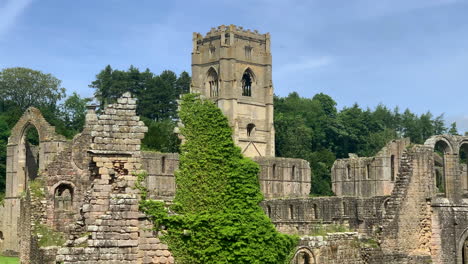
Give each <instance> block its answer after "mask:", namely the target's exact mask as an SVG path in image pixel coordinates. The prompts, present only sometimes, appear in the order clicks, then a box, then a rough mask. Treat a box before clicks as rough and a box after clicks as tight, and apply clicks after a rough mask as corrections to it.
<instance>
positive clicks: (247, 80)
mask: <svg viewBox="0 0 468 264" xmlns="http://www.w3.org/2000/svg"><path fill="white" fill-rule="evenodd" d="M254 83H255V74H254V72H253V71H252V70H251V69H250V68H247V69H246V70H245V71H244V73H243V74H242V80H241V84H242V96H252V86H253V84H254Z"/></svg>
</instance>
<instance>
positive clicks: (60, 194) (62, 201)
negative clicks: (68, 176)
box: [55, 184, 73, 210]
mask: <svg viewBox="0 0 468 264" xmlns="http://www.w3.org/2000/svg"><path fill="white" fill-rule="evenodd" d="M72 205H73V188H72V187H71V186H70V185H68V184H60V185H59V186H58V187H57V188H56V189H55V209H56V210H57V209H58V210H70V209H72Z"/></svg>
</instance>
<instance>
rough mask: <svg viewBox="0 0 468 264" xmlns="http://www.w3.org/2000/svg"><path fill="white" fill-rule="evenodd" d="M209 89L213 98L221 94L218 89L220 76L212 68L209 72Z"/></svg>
mask: <svg viewBox="0 0 468 264" xmlns="http://www.w3.org/2000/svg"><path fill="white" fill-rule="evenodd" d="M207 82H208V89H209V92H210V96H211V97H217V96H218V94H219V87H218V84H219V82H218V74H217V73H216V71H215V70H214V69H213V68H210V70H209V71H208V80H207Z"/></svg>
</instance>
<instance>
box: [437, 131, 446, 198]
mask: <svg viewBox="0 0 468 264" xmlns="http://www.w3.org/2000/svg"><path fill="white" fill-rule="evenodd" d="M447 152H449V146H448V144H447V143H446V142H445V141H443V140H441V141H438V142H437V143H436V144H435V146H434V170H435V173H434V175H435V184H436V191H437V192H438V193H442V194H445V188H446V186H445V169H446V168H445V154H446V153H447Z"/></svg>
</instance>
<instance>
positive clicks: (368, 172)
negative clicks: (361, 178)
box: [366, 164, 371, 180]
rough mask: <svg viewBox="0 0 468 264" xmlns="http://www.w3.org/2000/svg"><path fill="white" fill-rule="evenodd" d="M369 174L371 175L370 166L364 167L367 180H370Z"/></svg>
mask: <svg viewBox="0 0 468 264" xmlns="http://www.w3.org/2000/svg"><path fill="white" fill-rule="evenodd" d="M370 174H371V171H370V164H367V166H366V177H367V179H368V180H369V179H370V178H371V177H370Z"/></svg>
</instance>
